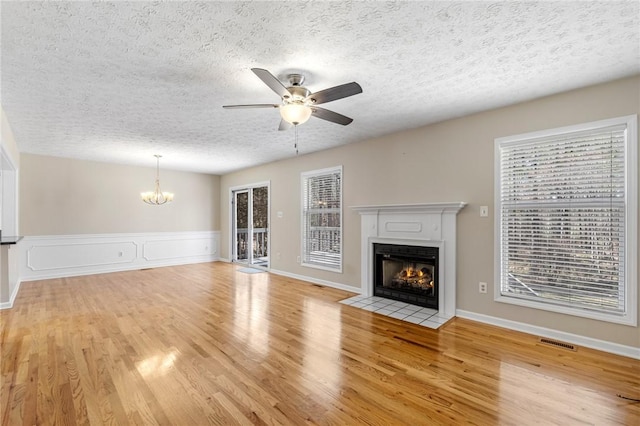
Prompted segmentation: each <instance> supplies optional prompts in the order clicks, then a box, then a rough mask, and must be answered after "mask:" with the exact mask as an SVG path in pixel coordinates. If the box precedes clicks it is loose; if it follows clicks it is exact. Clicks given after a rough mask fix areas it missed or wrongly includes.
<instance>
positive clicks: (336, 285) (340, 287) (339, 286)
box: [269, 269, 361, 294]
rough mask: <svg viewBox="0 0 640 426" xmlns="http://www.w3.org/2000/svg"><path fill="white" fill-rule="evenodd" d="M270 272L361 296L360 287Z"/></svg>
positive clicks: (276, 271) (274, 270)
mask: <svg viewBox="0 0 640 426" xmlns="http://www.w3.org/2000/svg"><path fill="white" fill-rule="evenodd" d="M269 272H271V273H274V274H276V275H282V276H283V277H288V278H295V279H296V280H300V281H307V282H310V283H313V284H319V285H324V286H327V287H333V288H337V289H338V290H345V291H350V292H351V293H356V294H361V289H360V287H352V286H350V285H346V284H340V283H336V282H333V281H327V280H321V279H318V278H312V277H307V276H305V275H298V274H292V273H291V272H286V271H279V270H277V269H270V270H269Z"/></svg>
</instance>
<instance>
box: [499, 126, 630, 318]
mask: <svg viewBox="0 0 640 426" xmlns="http://www.w3.org/2000/svg"><path fill="white" fill-rule="evenodd" d="M636 129H637V116H635V115H634V116H629V117H622V118H617V119H611V120H603V121H598V122H594V123H587V124H583V125H578V126H571V127H565V128H560V129H553V130H548V131H543V132H536V133H530V134H526V135H518V136H511V137H506V138H499V139H496V141H495V149H496V152H495V159H496V190H495V197H496V209H495V211H496V257H495V258H496V283H497V285H496V300H497V301H500V302H507V303H513V304H519V305H524V306H529V307H534V308H539V309H545V310H550V311H556V312H562V313H567V314H572V315H577V316H583V317H588V318H595V319H600V320H605V321H611V322H617V323H622V324H628V325H636V324H637V314H636V312H637V306H636V305H637V300H638V299H637V295H636V294H637V293H636V292H637V281H636V276H637V265H636V262H637V231H636V226H637V223H638V216H637V195H638V187H637V181H638V174H637V169H638V166H637V131H636Z"/></svg>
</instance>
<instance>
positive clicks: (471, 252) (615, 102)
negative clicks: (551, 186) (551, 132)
mask: <svg viewBox="0 0 640 426" xmlns="http://www.w3.org/2000/svg"><path fill="white" fill-rule="evenodd" d="M638 113H640V77H633V78H627V79H623V80H619V81H615V82H611V83H607V84H602V85H597V86H592V87H588V88H585V89H580V90H576V91H572V92H567V93H563V94H559V95H554V96H550V97H546V98H542V99H539V100H535V101H532V102H527V103H522V104H518V105H514V106H510V107H506V108H501V109H497V110H492V111H488V112H484V113H480V114H475V115H472V116H468V117H463V118H459V119H455V120H449V121H446V122H442V123H438V124H434V125H430V126H426V127H422V128H418V129H414V130H409V131H405V132H401V133H395V134H391V135H388V136H385V137H381V138H377V139H372V140H368V141H364V142H361V143H357V144H351V145H347V146H343V147H339V148H334V149H331V150H327V151H322V152H319V153H315V154H310V155H304V156H300V157H293V158H291V159H289V160H284V161H280V162H277V163H272V164H268V165H265V166H260V167H255V168H251V169H247V170H244V171H240V172H237V173H232V174H228V175H225V176H222V179H221V207H222V209H221V215H220V217H221V231H222V239H221V252H222V257H224V258H229V256H230V255H229V209H228V206H229V188H230V187H233V186H238V185H243V184H250V183H252V182H260V181H266V180H270V181H271V218H272V220H271V225H272V228H271V253H272V268H273V269H276V270H282V271H286V272H289V273H294V274H300V275H305V276H309V277H313V278H317V279H324V280H328V281H332V282H336V283H341V284H345V285H350V286H354V287H357V286H359V283H360V245H359V244H360V217H359V215H358V214H357V213H355V212H353V211H352V210H351V209H350V208H349V207H351V206H356V205H363V204H393V203H420V202H449V201H451V202H453V201H464V202H467V203H468V206H467V207H465V208H464V209H463V210H462V211H461V212H460V214H459V215H458V253H457V255H458V265H457V277H458V283H457V284H458V294H457V308H458V309H463V310H466V311H471V312H474V313H479V314H484V315H489V316H493V317H498V318H502V319H506V320H512V321H518V322H524V323H529V324H532V325H535V326H540V327H547V328H551V329H555V330H560V331H564V332H568V333H574V334H578V335H582V336H587V337H591V338H595V339H601V340H605V341H610V342H614V343H619V344H623V345H628V346H634V347H640V330H639V328H637V327H629V326H621V325H616V324H610V323H604V322H599V321H594V320H589V319H583V318H577V317H573V316H568V315H563V314H557V313H551V312H545V311H539V310H534V309H529V308H523V307H517V306H512V305H507V304H504V303H497V302H494V300H493V294H492V293H493V283H494V276H493V268H494V256H493V249H494V234H493V229H494V226H493V203H494V190H493V188H494V170H493V169H494V159H493V153H494V139H495V138H497V137H501V136H509V135H514V134H520V133H525V132H531V131H537V130H543V129H549V128H554V127H560V126H567V125H573V124H578V123H583V122H589V121H595V120H602V119H606V118H612V117H618V116H623V115H629V114H638ZM327 125H331V124H327ZM354 125H355V124H354ZM340 164H342V165H343V166H344V172H343V173H344V179H343V185H344V195H343V197H344V206H345V208H344V224H343V226H344V268H343V269H344V271H343V273H342V274H337V273H331V272H326V271H320V270H315V269H311V268H304V267H301V266H300V265H298V264H297V263H296V256H299V255H300V217H299V215H300V182H299V181H300V172H303V171H307V170H313V169H319V168H325V167H331V166H336V165H340ZM481 205H488V206H490V215H489V217H488V218H481V217H480V216H479V207H480V206H481ZM278 211H282V212H283V218H277V216H276V212H278ZM278 253H279V254H280V255H279V257H278ZM479 281H485V282H487V283H489V287H490V288H489V292H488V294H479V293H478V282H479ZM638 297H639V299H640V295H639V296H638ZM639 303H640V302H639Z"/></svg>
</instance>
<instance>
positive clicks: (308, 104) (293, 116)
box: [223, 68, 362, 130]
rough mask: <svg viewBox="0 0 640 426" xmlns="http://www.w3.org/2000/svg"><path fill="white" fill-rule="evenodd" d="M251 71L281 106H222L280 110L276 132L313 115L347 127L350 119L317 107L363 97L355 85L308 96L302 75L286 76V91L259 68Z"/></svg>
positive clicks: (267, 72)
mask: <svg viewBox="0 0 640 426" xmlns="http://www.w3.org/2000/svg"><path fill="white" fill-rule="evenodd" d="M251 71H253V72H254V74H255V75H257V76H258V78H260V80H262V81H263V82H264V84H266V85H267V86H269V88H271V90H273V91H274V92H276V93H277V94H278V95H279V96H280V97H281V98H282V103H281V104H250V105H224V106H223V108H227V109H234V108H278V109H279V110H280V116H281V117H282V120H280V127H279V128H278V130H287V129H290V128H291V127H292V126H297V125H299V124H302V123H305V122H306V121H307V120H308V119H309V117H311V116H312V115H313V116H314V117H317V118H321V119H323V120H327V121H331V122H332V123H337V124H342V125H343V126H346V125H347V124H349V123H351V122H352V121H353V119H352V118H349V117H347V116H344V115H342V114H338V113H337V112H333V111H330V110H328V109H324V108H320V107H318V106H316V105H320V104H324V103H327V102H331V101H335V100H337V99H342V98H346V97H349V96H353V95H357V94H358V93H362V87H360V85H359V84H358V83H356V82H352V83H347V84H342V85H340V86H335V87H330V88H328V89H324V90H321V91H319V92H316V93H311V92H310V91H309V89H307V88H306V87H303V86H302V83H304V76H303V75H302V74H289V75H288V76H287V78H288V80H289V87H285V85H284V84H282V83H281V82H280V80H278V79H277V78H276V77H274V76H273V74H271V73H270V72H269V71H267V70H265V69H262V68H251Z"/></svg>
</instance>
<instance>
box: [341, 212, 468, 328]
mask: <svg viewBox="0 0 640 426" xmlns="http://www.w3.org/2000/svg"><path fill="white" fill-rule="evenodd" d="M465 205H466V203H463V202H457V203H423V204H387V205H369V206H354V207H352V209H353V210H355V211H357V212H358V213H359V214H360V238H361V240H360V253H361V257H360V265H361V271H362V274H361V284H360V292H361V294H362V295H364V296H367V297H371V296H373V295H374V292H375V285H374V283H376V282H377V281H376V280H375V278H374V274H381V273H382V272H381V270H380V271H378V272H376V270H377V268H376V266H375V260H376V256H375V249H374V246H376V247H377V245H379V244H382V245H384V244H387V245H400V246H402V245H404V246H411V247H412V248H415V247H423V248H429V249H432V250H435V252H433V251H431V253H435V254H436V256H437V262H433V263H430V262H431V261H417V262H415V263H418V264H425V265H427V267H428V266H429V265H432V266H434V270H433V276H434V278H435V279H434V290H433V291H434V299H435V301H437V307H438V312H439V313H440V315H441V316H443V317H446V318H452V317H454V316H455V314H456V215H457V214H458V212H459V211H460V210H461V209H462V208H464V206H465ZM397 255H403V254H402V253H398V254H395V253H391V254H390V258H391V257H396V256H397ZM401 260H403V262H404V259H401ZM409 263H411V262H409ZM422 268H423V266H421V267H420V270H422ZM423 273H424V272H423ZM383 287H384V286H383ZM379 297H380V296H379ZM384 297H389V296H384ZM412 303H416V302H412ZM431 303H433V302H431Z"/></svg>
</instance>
